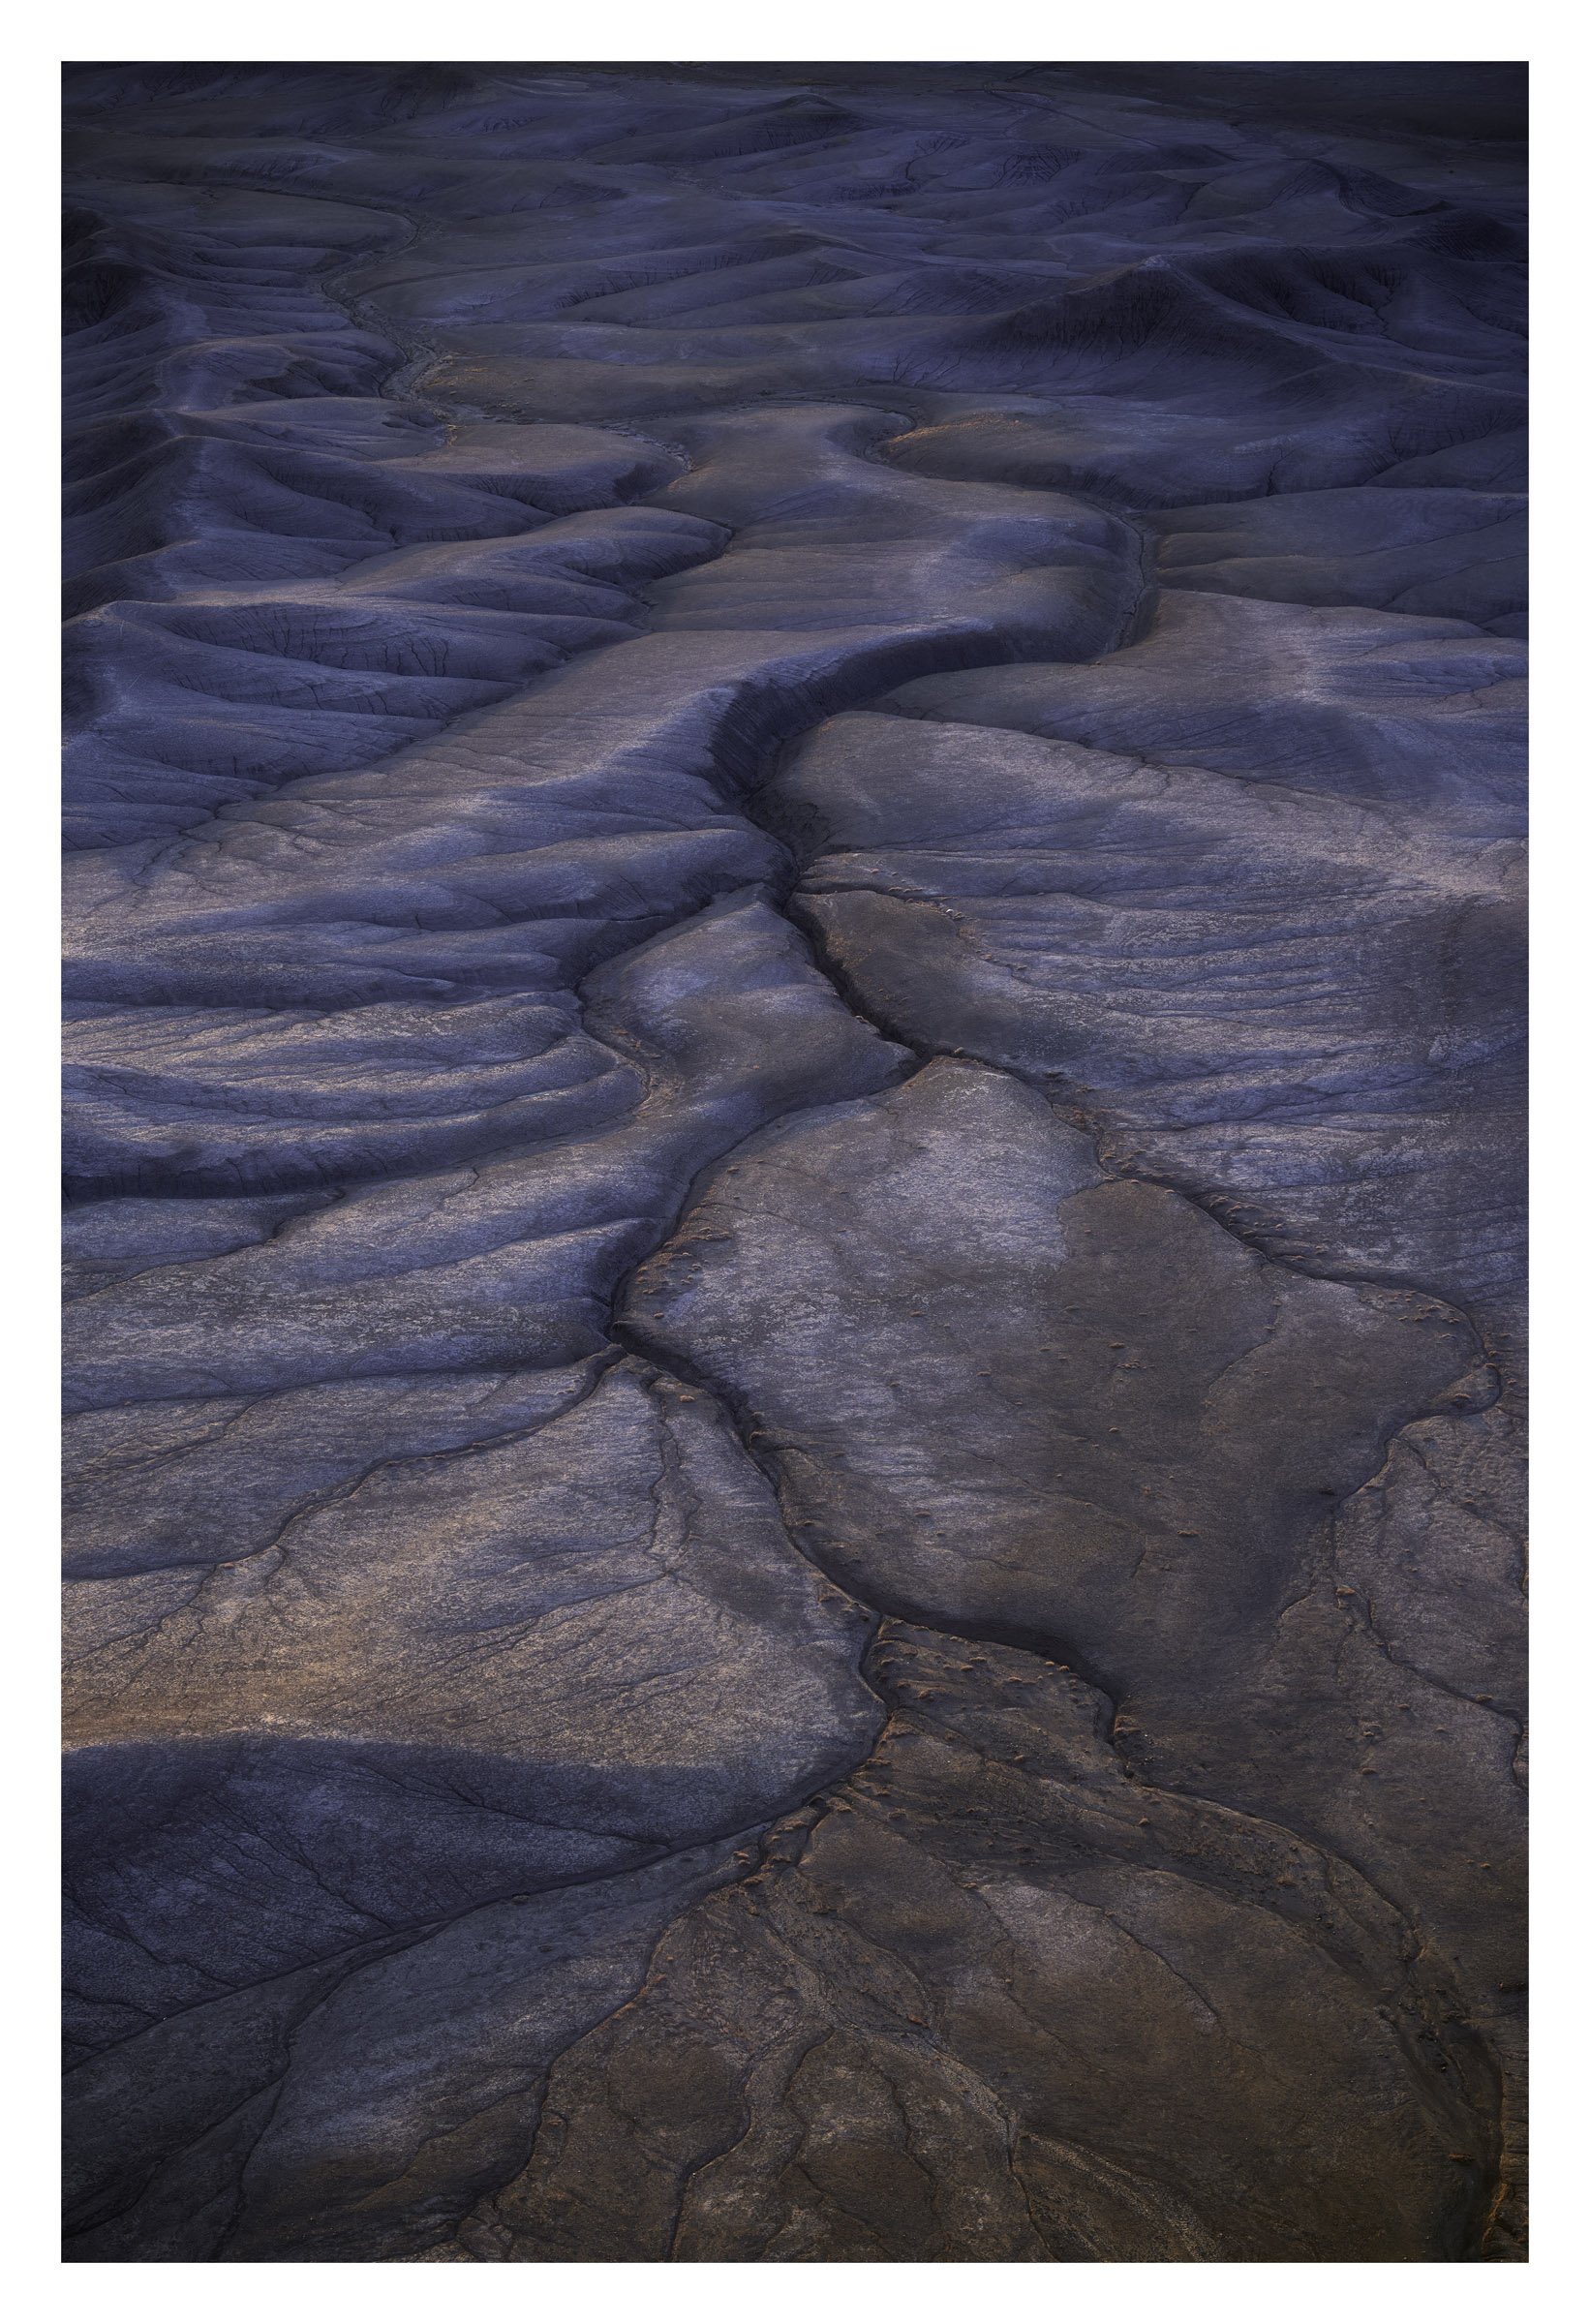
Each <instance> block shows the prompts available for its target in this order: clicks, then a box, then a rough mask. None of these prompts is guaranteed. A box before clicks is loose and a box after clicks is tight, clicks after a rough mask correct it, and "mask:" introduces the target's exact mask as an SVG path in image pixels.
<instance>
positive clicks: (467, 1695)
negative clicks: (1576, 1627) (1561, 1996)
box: [67, 65, 1524, 2264]
mask: <svg viewBox="0 0 1590 2324" xmlns="http://www.w3.org/2000/svg"><path fill="white" fill-rule="evenodd" d="M1515 78H1516V75H1515V74H1512V73H1510V70H1509V69H1508V68H1502V67H1489V66H1477V67H1470V68H1441V67H1425V68H1381V67H1373V66H1360V67H1323V68H1317V69H1308V68H1300V67H1286V68H1264V67H1239V68H1220V67H1187V68H1177V67H1163V68H1156V69H1150V70H1134V69H1128V68H1099V69H1097V70H1096V71H1095V70H1092V69H1089V68H1075V69H1068V68H1062V67H1057V66H1034V67H1029V68H1019V67H1011V66H993V67H970V66H968V67H957V68H912V67H903V66H902V67H887V66H879V67H872V68H856V69H848V68H841V67H828V68H823V67H800V66H792V67H789V68H787V69H780V68H772V67H767V68H761V67H756V68H752V67H746V68H738V67H728V66H722V67H710V68H696V69H691V68H688V67H630V68H607V67H591V68H588V69H580V68H574V67H558V68H547V67H539V66H535V65H501V66H478V67H477V66H468V67H457V68H454V67H443V66H439V67H409V66H384V67H383V66H348V67H337V66H291V65H270V66H260V67H250V66H227V67H210V66H193V67H177V66H164V65H162V66H148V67H138V66H107V67H93V68H80V69H75V70H74V71H73V72H72V73H71V75H70V76H69V115H70V122H71V133H72V134H71V138H70V148H71V160H70V169H71V215H70V221H69V243H70V262H69V285H70V308H71V322H72V325H73V329H72V334H71V338H70V343H69V347H70V352H69V358H68V374H69V436H68V444H69V454H70V483H69V488H68V489H69V522H68V538H69V548H70V580H69V595H68V613H69V622H68V629H67V636H68V663H69V672H70V677H71V694H70V714H71V727H72V739H71V746H70V752H69V773H68V833H69V841H70V846H71V849H72V853H71V855H70V856H69V861H68V889H69V899H70V913H71V926H72V935H71V954H70V962H71V964H70V971H69V986H68V990H69V995H70V1000H69V1011H68V1015H69V1027H68V1041H69V1052H70V1081H71V1113H70V1126H69V1131H68V1177H69V1184H70V1191H71V1208H70V1212H69V1220H68V1241H69V1258H70V1278H71V1286H72V1303H71V1305H70V1307H69V1309H68V1325H69V1330H68V1340H69V1355H68V1374H69V1381H70V1388H71V1400H72V1419H71V1422H70V1443H71V1460H72V1486H71V1490H72V1506H73V1515H72V1519H71V1533H70V1545H69V1556H68V1566H67V1571H68V1597H69V1633H70V1666H69V1667H70V1681H69V1698H70V1707H71V1751H70V1755H69V1760H68V1767H69V1791H70V1821H69V1860H70V1884H69V1927H70V1966H69V1973H68V1985H69V1994H70V2001H69V2044H70V2047H69V2057H70V2063H71V2072H70V2075H69V2081H68V2091H69V2106H68V2113H69V2125H70V2129H69V2149H70V2153H69V2178H70V2184H71V2214H70V2239H71V2240H70V2242H69V2246H68V2248H69V2251H70V2252H71V2253H72V2255H73V2256H75V2257H76V2258H79V2259H83V2260H88V2261H116V2260H129V2259H131V2260H192V2261H197V2260H222V2261H260V2260H265V2261H305V2260H333V2261H361V2260H377V2261H394V2260H395V2261H411V2260H412V2261H454V2262H456V2261H463V2262H470V2263H475V2264H479V2263H484V2262H492V2261H510V2262H514V2261H527V2262H535V2261H564V2260H593V2259H595V2260H614V2261H637V2260H638V2261H646V2260H657V2261H664V2260H682V2261H744V2260H752V2261H809V2260H810V2261H854V2260H863V2261H881V2262H888V2261H925V2260H946V2261H971V2260H1015V2261H1107V2262H1108V2261H1140V2260H1149V2261H1188V2260H1190V2261H1206V2260H1215V2261H1221V2260H1238V2261H1314V2260H1328V2261H1363V2260H1391V2261H1432V2260H1433V2261H1458V2262H1461V2261H1470V2260H1476V2259H1501V2260H1508V2259H1514V2258H1516V2257H1518V2256H1520V2255H1521V2245H1520V2242H1519V2236H1520V2232H1521V2226H1520V2216H1521V2215H1520V2198H1521V2111H1520V2109H1521V2100H1520V2072H1521V2063H1522V2061H1521V2049H1520V2040H1519V2029H1518V2010H1519V2005H1520V2003H1519V1995H1520V1991H1521V1970H1520V1955H1519V1928H1518V1917H1519V1905H1518V1899H1519V1871H1518V1850H1519V1828H1520V1810H1521V1804H1522V1793H1521V1789H1520V1780H1521V1740H1522V1733H1523V1728H1522V1716H1523V1700H1522V1681H1521V1673H1520V1667H1519V1647H1520V1618H1521V1598H1520V1588H1521V1579H1522V1573H1521V1548H1520V1534H1519V1502H1520V1485H1519V1457H1520V1450H1519V1448H1520V1428H1521V1394H1522V1391H1521V1382H1520V1371H1519V1364H1520V1350H1519V1336H1518V1329H1519V1286H1520V1272H1519V1269H1520V1259H1519V1194H1518V1177H1517V1167H1516V1155H1517V1144H1518V1097H1519V1071H1520V1065H1519V1055H1520V1053H1519V1024H1518V980H1517V950H1518V924H1519V911H1520V904H1519V878H1520V840H1519V832H1520V794H1519V765H1520V759H1519V719H1520V708H1519V696H1520V694H1521V676H1522V667H1523V661H1524V647H1523V644H1522V642H1521V639H1522V635H1523V618H1522V612H1521V607H1522V602H1523V599H1522V584H1521V570H1522V567H1521V548H1522V544H1521V531H1522V525H1523V501H1522V498H1521V485H1522V461H1521V446H1522V443H1523V436H1522V418H1523V412H1522V403H1521V389H1520V375H1519V344H1520V343H1519V338H1518V331H1517V322H1518V314H1519V251H1520V236H1519V225H1520V201H1519V191H1518V187H1519V153H1520V147H1519V145H1518V143H1517V141H1516V136H1517V124H1516V121H1515V120H1514V117H1513V111H1512V97H1513V93H1514V92H1513V83H1514V80H1515Z"/></svg>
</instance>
